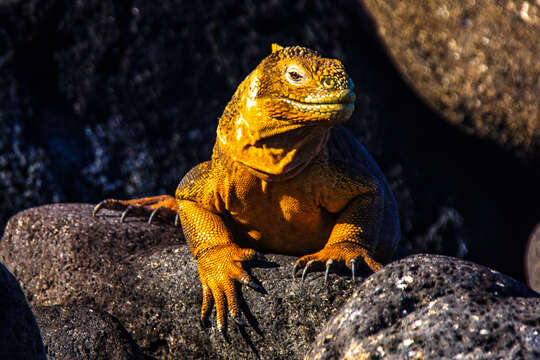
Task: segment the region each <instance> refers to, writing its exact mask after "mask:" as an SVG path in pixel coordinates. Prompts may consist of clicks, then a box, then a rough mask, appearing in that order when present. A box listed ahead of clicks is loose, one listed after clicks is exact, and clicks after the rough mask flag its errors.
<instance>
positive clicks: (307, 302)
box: [0, 204, 356, 359]
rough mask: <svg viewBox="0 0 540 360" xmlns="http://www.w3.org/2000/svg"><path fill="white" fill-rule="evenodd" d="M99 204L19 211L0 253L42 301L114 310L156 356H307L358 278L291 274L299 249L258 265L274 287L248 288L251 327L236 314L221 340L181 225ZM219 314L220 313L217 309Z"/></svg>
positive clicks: (265, 282) (257, 273)
mask: <svg viewBox="0 0 540 360" xmlns="http://www.w3.org/2000/svg"><path fill="white" fill-rule="evenodd" d="M91 213H92V206H90V205H77V204H61V205H49V206H42V207H38V208H33V209H29V210H26V211H24V212H21V213H19V214H17V215H16V216H14V217H13V218H12V219H11V220H10V221H9V223H8V225H7V227H6V230H5V234H4V237H3V238H2V240H1V241H0V254H1V257H2V259H3V260H4V261H5V262H6V263H7V264H9V266H11V267H12V268H13V271H14V273H15V274H17V276H19V277H20V279H21V283H22V284H23V286H24V289H25V291H26V292H27V294H28V298H29V301H30V302H31V303H32V304H33V305H34V306H38V305H54V304H78V305H85V306H87V307H92V308H95V309H99V310H101V311H106V312H108V313H110V314H112V315H113V316H115V317H116V318H118V319H119V320H120V321H121V323H122V324H123V325H124V326H125V327H126V329H127V330H128V332H129V333H130V334H131V336H132V337H133V339H134V340H135V341H136V342H137V343H138V345H139V346H140V347H141V349H142V350H143V351H144V352H145V353H146V354H148V355H152V356H155V357H158V358H178V357H181V358H194V359H195V358H226V359H246V358H256V357H257V355H258V356H259V357H260V358H263V359H276V358H301V357H302V356H303V355H304V354H305V352H306V351H307V349H308V347H309V344H311V343H312V342H313V340H314V339H315V336H316V334H317V333H318V331H319V330H320V329H321V328H322V327H323V326H324V324H325V323H326V321H327V320H328V319H329V318H330V316H331V315H332V314H333V313H334V312H335V311H336V309H338V308H339V307H340V306H341V305H342V304H343V303H344V302H345V301H346V299H347V297H348V296H349V295H350V294H351V293H352V291H353V289H354V288H355V287H356V286H355V285H354V284H353V283H352V282H351V280H350V277H349V276H338V275H337V274H331V276H330V283H329V285H328V286H324V285H323V279H322V274H321V273H320V272H318V273H315V274H312V275H310V276H309V277H308V278H307V280H306V282H305V284H303V285H302V283H301V281H300V279H293V278H292V275H291V271H292V267H293V265H294V262H295V258H294V257H287V256H277V255H268V256H267V257H268V260H270V261H271V262H272V263H270V264H261V263H259V264H255V263H254V264H251V265H252V266H253V268H252V269H251V271H252V272H253V275H254V276H255V277H256V278H258V279H260V280H261V283H262V285H263V286H264V288H265V289H266V291H267V292H268V294H267V295H265V296H264V295H262V294H260V293H258V292H256V291H254V290H252V289H249V288H248V289H243V298H244V299H245V301H246V303H247V304H248V308H246V312H245V314H246V322H247V323H248V326H246V327H240V328H239V327H237V326H235V324H234V323H233V322H232V321H229V326H228V329H229V331H228V336H229V337H230V341H229V342H228V341H226V340H224V339H223V337H222V336H221V334H220V333H219V332H218V331H217V330H216V329H215V328H214V327H212V328H209V329H202V328H201V327H200V326H199V315H200V305H201V287H200V282H199V277H198V273H197V266H196V263H195V261H194V259H193V257H192V255H191V253H190V251H189V249H188V248H187V247H186V245H185V244H184V242H183V240H182V239H181V238H182V237H181V234H180V229H177V228H175V227H174V226H172V225H168V224H164V223H153V224H152V225H148V224H147V223H146V221H145V219H141V218H130V219H127V221H126V223H124V224H122V223H120V218H119V215H120V214H119V213H118V212H111V211H107V210H105V211H103V212H100V213H99V216H98V217H95V218H94V217H92V215H91ZM211 320H212V322H214V321H215V320H214V317H213V316H212V319H211Z"/></svg>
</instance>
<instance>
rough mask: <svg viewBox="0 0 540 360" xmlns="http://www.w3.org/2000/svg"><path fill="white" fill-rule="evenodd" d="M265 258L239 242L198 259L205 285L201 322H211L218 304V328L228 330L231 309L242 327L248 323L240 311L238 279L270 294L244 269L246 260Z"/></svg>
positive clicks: (202, 280)
mask: <svg viewBox="0 0 540 360" xmlns="http://www.w3.org/2000/svg"><path fill="white" fill-rule="evenodd" d="M259 258H262V255H260V254H259V253H257V252H256V251H255V250H253V249H241V248H239V247H238V246H236V245H221V246H216V247H213V248H210V249H208V250H206V251H204V252H203V253H201V255H199V256H198V258H197V265H198V268H199V277H200V279H201V285H202V306H201V324H202V325H203V326H207V325H208V318H209V316H210V313H211V312H212V307H213V305H214V304H215V305H216V320H217V327H218V330H219V331H220V332H221V333H222V334H224V333H225V332H226V318H227V311H228V313H229V314H230V315H231V317H232V319H233V320H234V322H235V323H236V324H238V325H239V326H243V325H245V322H244V320H243V319H242V315H241V312H240V301H239V297H238V292H237V288H236V284H235V283H236V282H239V283H241V284H244V285H247V286H249V287H251V288H253V289H255V290H257V291H259V292H262V293H266V291H265V290H264V288H262V286H260V285H258V284H257V283H256V282H255V281H254V280H253V279H252V278H251V276H250V275H249V274H248V273H247V272H246V271H245V270H244V269H243V267H242V262H243V261H248V260H256V259H259Z"/></svg>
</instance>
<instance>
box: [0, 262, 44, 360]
mask: <svg viewBox="0 0 540 360" xmlns="http://www.w3.org/2000/svg"><path fill="white" fill-rule="evenodd" d="M0 359H13V360H26V359H28V360H34V359H35V360H38V359H39V360H46V359H47V357H46V356H45V350H44V348H43V342H42V340H41V334H40V331H39V327H38V324H37V323H36V319H35V318H34V314H32V310H30V306H28V303H27V302H26V298H25V296H24V293H23V292H22V290H21V287H20V286H19V283H18V282H17V279H15V277H14V276H13V275H12V274H11V273H10V272H9V270H8V269H7V268H6V267H5V266H4V265H3V264H1V263H0Z"/></svg>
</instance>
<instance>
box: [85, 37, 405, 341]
mask: <svg viewBox="0 0 540 360" xmlns="http://www.w3.org/2000/svg"><path fill="white" fill-rule="evenodd" d="M353 87H354V84H353V82H352V80H351V79H350V78H349V76H348V75H347V73H346V72H345V68H344V66H343V64H342V63H341V62H340V61H339V60H335V59H328V58H323V57H321V56H320V55H319V54H318V53H317V52H316V51H313V50H310V49H307V48H304V47H298V46H294V47H281V46H279V45H276V44H273V45H272V53H271V54H270V55H269V56H268V57H266V58H265V59H264V60H263V61H262V62H261V63H260V64H259V65H258V66H257V67H256V68H255V70H254V71H253V72H252V73H251V74H249V75H248V76H247V77H246V79H245V80H244V81H243V82H242V83H241V84H240V86H239V87H238V89H237V90H236V93H235V94H234V95H233V97H232V99H231V100H230V102H229V103H228V104H227V106H226V108H225V111H224V112H223V115H222V116H221V118H220V120H219V125H218V129H217V139H216V142H215V145H214V149H213V154H212V158H211V160H210V161H206V162H203V163H201V164H199V165H197V166H195V167H194V168H193V169H192V170H191V171H189V172H188V173H187V174H186V175H185V176H184V178H183V179H182V180H181V182H180V184H179V185H178V188H177V190H176V198H173V197H172V196H168V195H161V196H154V197H149V198H142V199H135V200H115V199H107V200H104V201H102V202H101V203H99V204H98V205H97V206H96V207H95V209H94V216H95V215H96V214H97V213H98V211H99V210H100V209H101V208H107V209H113V210H123V213H122V217H121V220H122V221H123V220H124V218H125V216H126V215H128V213H130V214H135V213H139V214H141V213H143V214H147V215H149V220H148V221H149V222H151V221H152V219H153V218H154V216H155V215H156V214H157V213H159V214H160V216H164V217H174V216H175V215H176V219H177V220H178V218H179V219H180V222H181V225H182V229H183V232H184V235H185V238H186V241H187V243H188V245H189V248H190V249H191V252H192V253H193V256H194V257H195V259H196V261H197V264H198V270H199V276H200V281H201V283H202V308H201V321H202V323H203V324H206V323H207V319H208V317H209V315H210V313H211V310H212V306H213V304H215V306H216V315H217V316H216V318H217V326H218V328H219V330H220V331H222V332H223V331H224V327H225V324H226V318H227V310H228V312H229V314H230V315H231V316H232V318H233V319H234V320H235V321H236V322H237V323H239V324H242V323H243V321H242V317H241V313H240V305H239V296H238V294H237V290H236V287H235V282H239V283H241V284H245V285H248V286H251V287H253V288H255V289H259V290H260V286H259V285H258V284H257V283H256V282H255V281H253V279H252V278H251V276H250V275H249V274H248V273H247V272H246V271H245V269H244V268H243V266H242V262H243V261H247V260H252V259H255V258H256V257H258V256H259V254H260V253H261V252H262V253H280V254H291V255H297V256H300V258H299V259H298V260H297V262H296V264H295V266H294V269H293V273H294V274H296V273H297V272H298V271H299V270H302V269H303V272H302V279H303V278H304V277H305V276H306V274H307V273H308V272H309V271H310V269H313V268H315V266H314V265H317V266H318V267H319V268H324V267H325V268H326V272H325V281H326V279H327V277H328V272H329V271H330V269H331V268H332V267H334V266H335V265H337V264H338V263H341V264H343V265H346V266H347V267H348V268H350V269H351V270H352V277H353V281H354V278H355V275H356V272H357V270H358V265H359V261H363V262H365V264H367V266H369V268H371V270H373V271H377V270H379V269H380V268H381V266H382V265H381V263H384V262H386V261H388V260H389V259H390V257H391V256H392V254H393V252H394V250H395V248H396V246H397V243H398V241H399V238H400V226H399V217H398V210H397V205H396V201H395V199H394V197H393V195H392V192H391V190H390V187H389V185H388V183H387V181H386V179H385V177H384V175H383V174H382V172H381V170H380V169H379V167H378V166H377V164H376V163H375V161H374V160H373V158H372V157H371V155H370V154H369V153H368V152H367V151H366V149H365V148H364V147H363V146H362V145H361V144H360V143H359V142H358V141H357V140H356V139H355V138H354V137H353V136H352V135H351V134H350V133H349V132H348V131H347V130H346V129H345V128H344V127H342V126H341V125H339V124H341V123H343V122H345V121H346V120H348V119H349V118H350V116H351V114H352V112H353V110H354V101H355V98H356V96H355V94H354V92H353ZM175 222H176V221H175Z"/></svg>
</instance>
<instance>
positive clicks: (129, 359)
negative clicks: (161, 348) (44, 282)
mask: <svg viewBox="0 0 540 360" xmlns="http://www.w3.org/2000/svg"><path fill="white" fill-rule="evenodd" d="M34 311H35V313H36V318H37V321H38V324H39V327H40V329H41V332H42V335H43V342H44V343H45V348H46V350H47V357H48V359H49V360H52V359H88V360H90V359H118V360H150V359H152V358H150V357H147V356H146V355H144V354H143V353H142V352H141V350H140V349H139V347H138V346H137V344H135V342H134V341H133V339H131V337H130V336H129V334H128V333H127V331H126V329H124V327H123V326H122V324H120V322H119V321H118V320H117V319H116V318H115V317H114V316H111V315H110V314H107V313H104V312H101V311H97V310H93V309H90V308H87V307H80V306H65V307H63V306H42V307H39V306H38V307H36V308H34Z"/></svg>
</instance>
